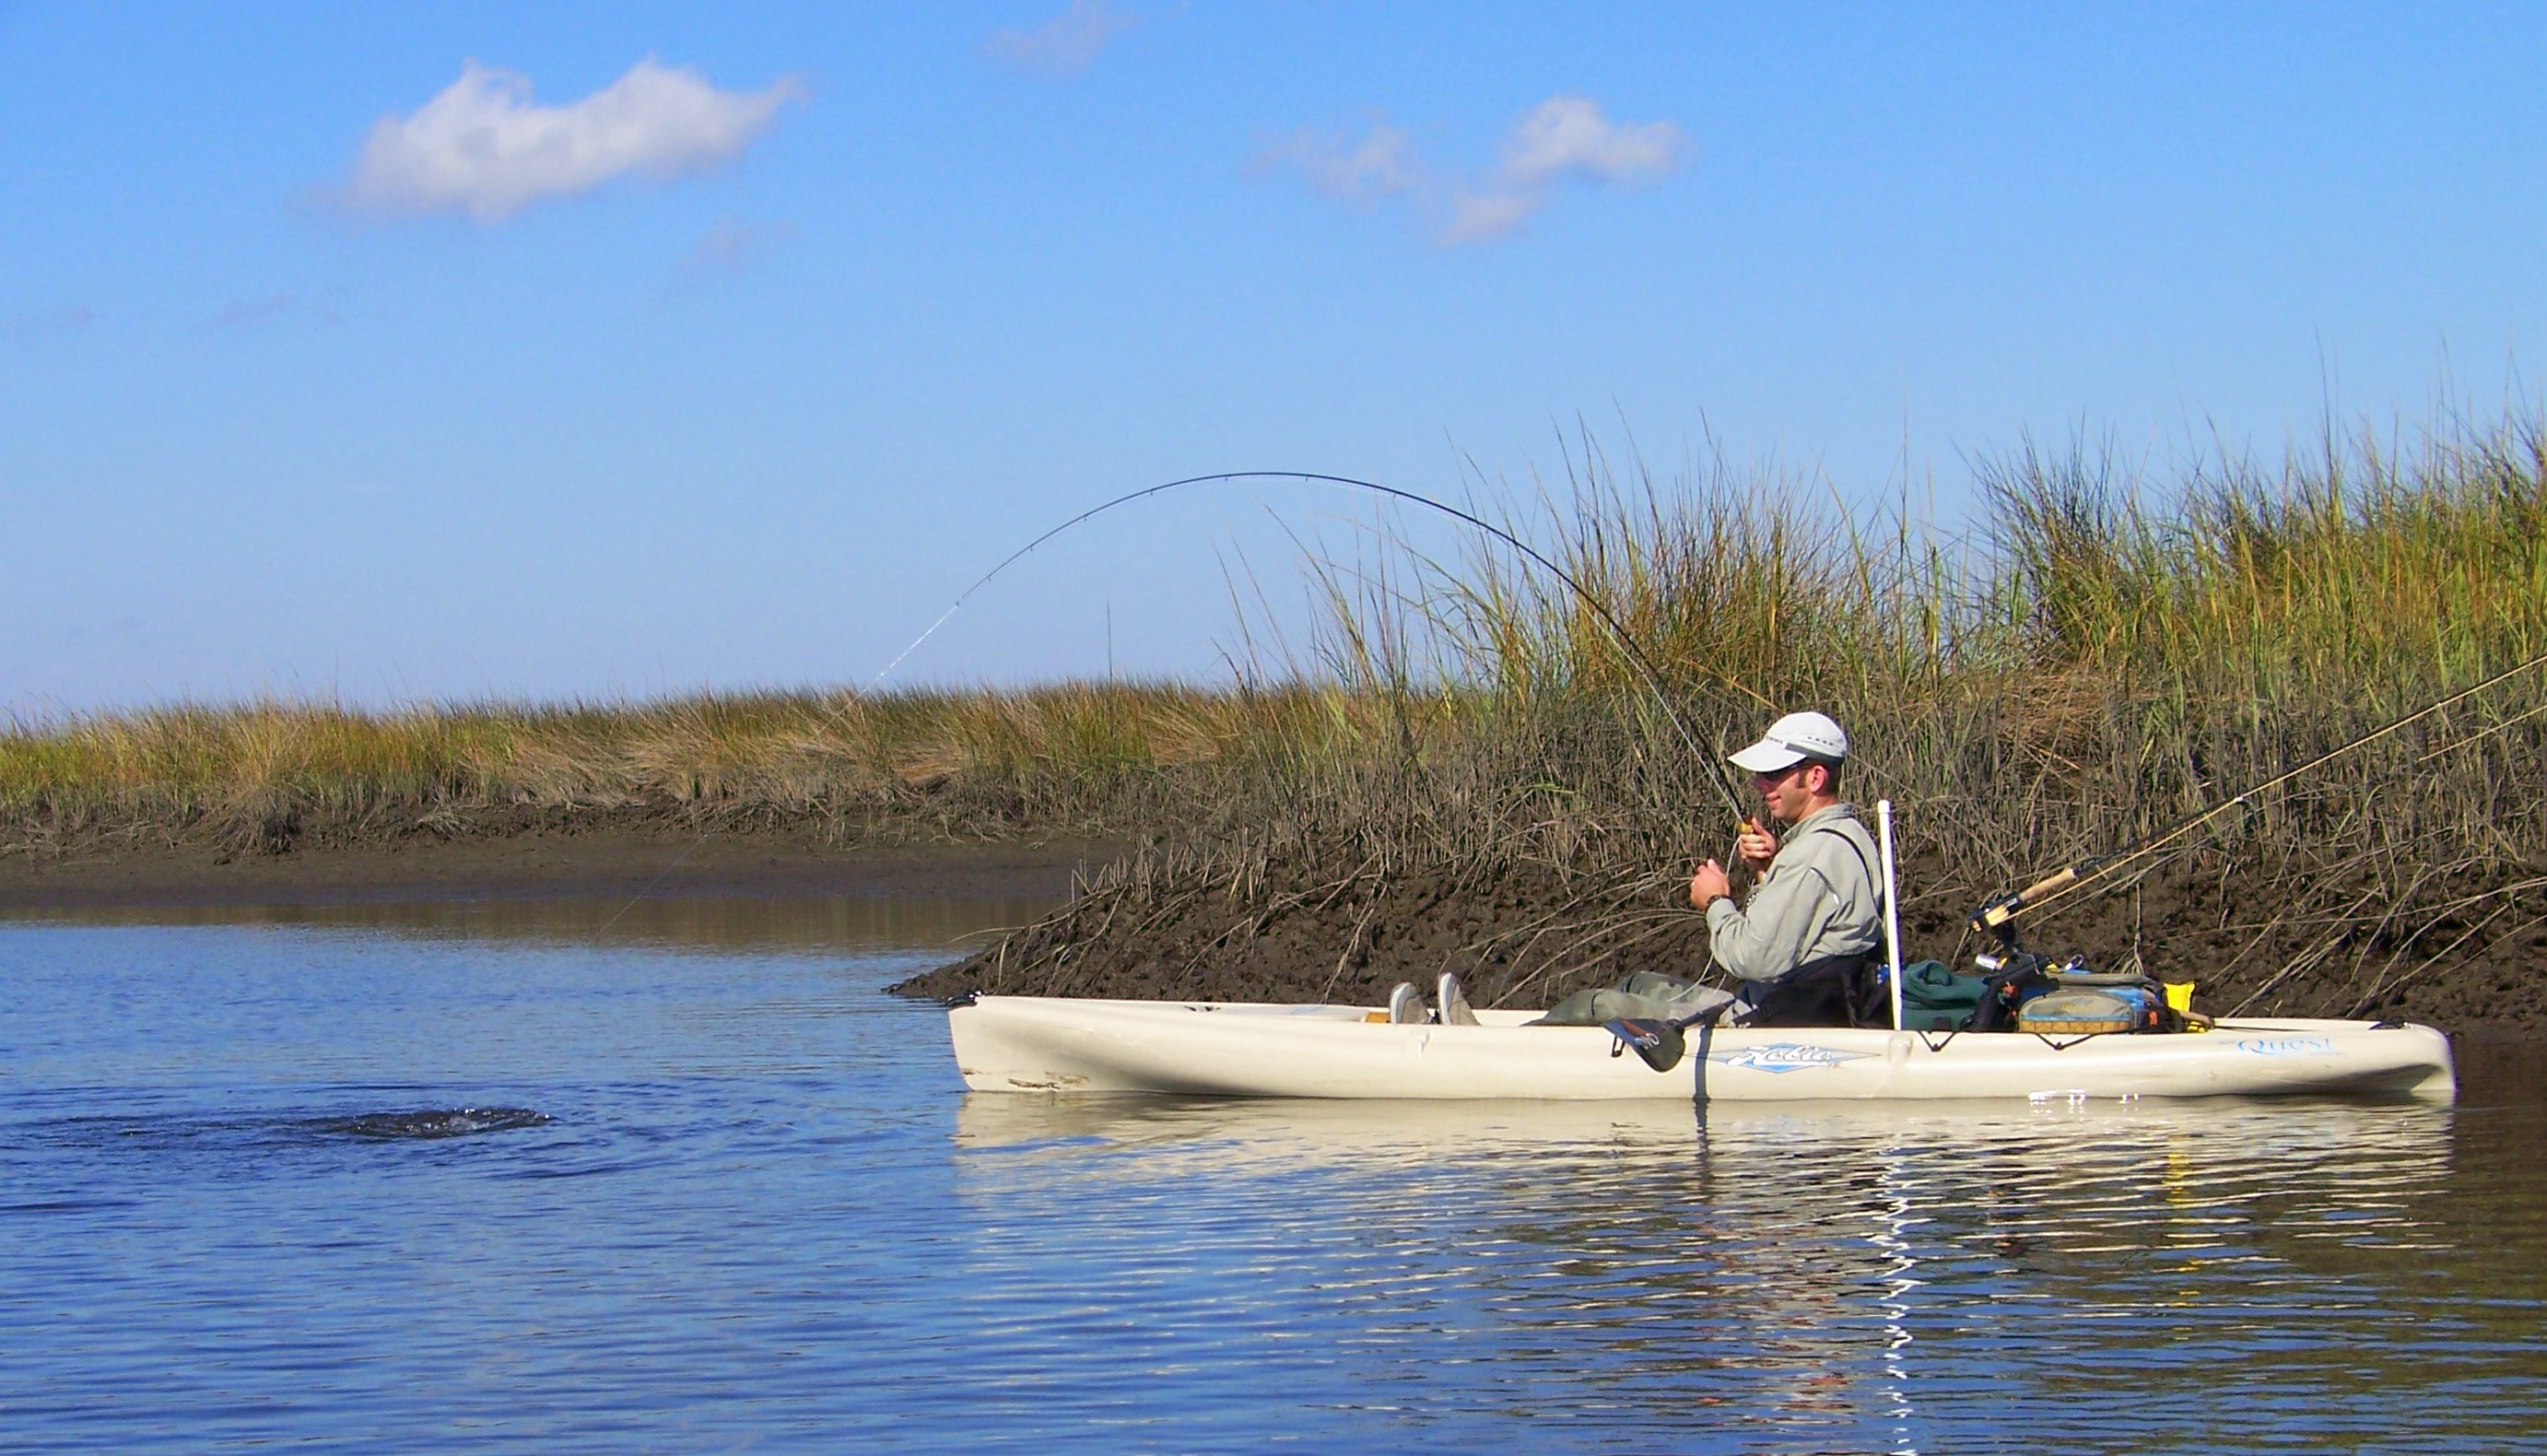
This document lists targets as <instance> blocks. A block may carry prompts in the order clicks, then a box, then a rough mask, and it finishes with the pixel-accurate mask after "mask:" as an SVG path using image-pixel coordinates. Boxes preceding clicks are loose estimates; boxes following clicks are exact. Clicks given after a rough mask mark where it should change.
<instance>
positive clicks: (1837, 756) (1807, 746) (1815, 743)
mask: <svg viewBox="0 0 2547 1456" xmlns="http://www.w3.org/2000/svg"><path fill="white" fill-rule="evenodd" d="M1847 756H1848V734H1847V733H1846V732H1844V731H1842V730H1841V728H1840V726H1839V725H1838V724H1835V723H1833V722H1831V721H1830V719H1828V718H1827V717H1825V716H1823V715H1821V714H1819V713H1790V714H1788V715H1787V716H1786V717H1784V718H1782V719H1779V720H1778V721H1777V722H1776V723H1773V724H1771V725H1769V731H1767V732H1766V733H1763V734H1761V735H1760V741H1759V742H1757V743H1754V744H1752V745H1751V746H1750V747H1748V748H1745V749H1743V750H1742V751H1741V752H1739V753H1736V754H1733V755H1731V756H1730V757H1729V758H1727V759H1726V760H1725V761H1726V762H1728V763H1730V764H1732V765H1733V766H1734V767H1735V768H1747V769H1749V770H1750V771H1751V772H1753V773H1755V774H1774V773H1777V772H1779V771H1780V770H1782V769H1790V768H1794V767H1795V766H1796V765H1797V764H1800V763H1801V762H1803V761H1804V760H1805V759H1807V758H1826V759H1829V760H1830V761H1831V762H1833V763H1836V762H1838V761H1839V760H1841V759H1843V758H1846V757H1847Z"/></svg>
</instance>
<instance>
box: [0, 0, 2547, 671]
mask: <svg viewBox="0 0 2547 1456" xmlns="http://www.w3.org/2000/svg"><path fill="white" fill-rule="evenodd" d="M1764 10H1770V11H1774V13H1771V14H1763V13H1762V11H1764ZM2542 62H2547V12H2542V11H2540V10H2538V9H2537V8H2536V7H2516V6H2503V7H2452V6H2397V7H2389V8H2377V9H2374V8H2367V7H2347V6H2327V5H2310V6H2291V7H2287V8H2266V7H2239V8H2230V9H2227V10H2226V11H2225V12H2224V11H2223V10H2220V9H2215V8H2210V7H2151V6H2141V5H2135V6H2113V7H2101V8H2100V7H2089V6H2077V7H2032V6H2017V5H2010V6H2004V7H1964V6H1948V7H1932V8H1925V9H1915V10H1908V9H1903V10H1896V9H1895V8H1892V7H1866V8H1841V7H1809V8H1807V7H1775V8H1765V7H1764V8H1758V9H1751V8H1745V9H1732V8H1725V9H1710V8H1701V7H1693V6H1684V5H1661V6H1653V7H1644V8H1638V7H1627V6H1618V7H1609V8H1606V9H1603V10H1601V11H1599V12H1597V13H1596V14H1595V16H1594V17H1593V18H1591V19H1586V18H1584V16H1583V15H1582V14H1581V13H1579V12H1577V11H1575V10H1573V9H1570V8H1560V7H1553V6H1540V5H1533V6H1487V5H1439V6H1417V5H1407V6H1391V7H1378V6H1360V5H1342V4H1317V3H1304V0H1289V3H1273V0H1269V3H1256V4H1248V3H1224V4H1208V5H1206V4H1194V3H1185V4H1148V3H1134V0H1106V3H1103V4H1098V3H1095V0H1078V3H1076V4H1068V5H1065V4H1062V3H1057V0H1038V3H1015V4H982V5H954V4H950V5H943V6H919V7H913V6H893V7H884V6H877V7H842V6H830V5H822V6H807V7H802V8H790V7H785V6H777V5H771V6H760V7H752V8H747V9H743V10H740V11H735V10H731V9H729V8H716V9H710V8H706V7H699V8H690V7H669V6H652V5H635V4H610V5H590V6H573V5H542V6H518V5H442V6H434V7H430V8H427V7H416V8H413V9H406V10H393V9H390V8H387V7H348V6H335V5H308V6H295V5H257V6H196V5H166V6H154V5H114V4H108V5H29V4H17V5H12V4H7V3H5V0H0V520H5V529H6V533H7V550H6V552H5V554H4V555H0V626H5V629H6V630H5V631H0V710H5V711H15V712H17V713H20V714H38V715H45V714H58V713H64V712H78V711H83V710H87V709H92V708H98V707H109V706H119V705H131V704H136V703H147V702H154V701H164V700H168V699H172V698H180V697H190V698H197V699H232V698H240V697H249V696H256V695H260V694H281V695H286V696H329V695H332V696H339V697H342V698H345V699H347V700H351V701H356V702H364V703H388V702H399V701H411V700H418V699H436V700H439V699H454V698H483V697H512V698H521V697H530V698H561V697H573V696H581V697H621V696H646V695H653V694H658V693H665V692H678V691H684V690H689V689H694V688H699V687H709V686H713V687H721V688H739V687H747V686H752V685H790V684H801V683H826V684H831V683H844V682H846V683H864V682H866V681H868V680H869V679H870V678H871V677H872V676H873V674H874V673H875V672H876V671H877V670H878V669H879V668H881V667H882V666H883V665H884V664H885V662H886V661H887V660H889V659H890V658H891V657H892V656H893V655H894V653H895V652H896V651H897V650H899V649H900V648H901V647H902V645H903V644H904V643H906V642H909V641H910V639H911V638H912V637H913V635H914V634H916V633H918V632H919V631H920V630H921V629H922V627H924V626H925V625H926V624H927V623H928V622H929V621H930V620H932V619H933V618H935V617H936V616H937V615H938V613H939V612H940V611H942V610H943V608H944V606H945V604H946V602H947V601H948V600H950V599H951V598H952V597H953V595H954V594H955V593H956V592H957V591H959V590H960V589H961V588H962V587H963V586H964V585H965V583H966V582H968V581H970V580H971V579H972V578H973V577H974V576H976V575H978V574H979V573H980V572H981V571H982V570H984V569H986V568H987V567H988V566H989V564H990V563H992V562H993V561H996V560H997V559H999V557H1002V556H1003V555H1005V554H1006V553H1007V552H1008V551H1009V550H1010V549H1011V548H1013V547H1014V546H1015V545H1017V544H1020V543H1022V542H1023V541H1025V540H1026V539H1028V538H1030V537H1032V536H1033V535H1035V534H1036V533H1037V532H1039V531H1041V530H1042V529H1044V528H1045V527H1047V526H1049V525H1051V524H1053V523H1054V522H1056V521H1058V520H1060V519H1062V518H1064V517H1066V516H1068V515H1070V514H1072V513H1074V512H1076V511H1077V510H1080V509H1082V508H1084V507H1086V506H1087V505H1089V504H1092V503H1094V502H1096V501H1098V500H1100V499H1103V498H1105V497H1107V496H1109V495H1112V494H1116V493H1119V492H1121V491H1124V490H1128V489H1133V488H1136V487H1139V486H1142V485H1147V484H1151V483H1155V482H1157V481H1160V480H1165V479H1168V478H1171V477H1175V476H1179V475H1186V474H1192V473H1198V472H1204V471H1222V470H1240V469H1297V470H1308V471H1335V472H1340V473H1345V474H1359V475H1365V476H1368V477H1370V478H1374V479H1379V480H1383V481H1386V482H1388V483H1391V484H1393V485H1398V486H1401V487H1404V488H1408V489H1413V490H1418V491H1425V492H1429V493H1435V494H1440V495H1445V496H1456V495H1458V494H1459V493H1460V492H1461V490H1462V489H1463V488H1465V485H1466V483H1467V482H1465V481H1464V480H1463V478H1462V475H1461V471H1460V464H1459V462H1460V461H1461V460H1462V459H1463V458H1468V459H1473V460H1474V461H1475V462H1476V464H1477V465H1478V467H1479V468H1481V469H1482V470H1483V471H1485V473H1486V474H1487V475H1488V476H1489V478H1491V479H1496V480H1505V481H1511V482H1519V483H1521V484H1522V485H1524V486H1525V487H1526V484H1527V482H1528V481H1529V480H1530V479H1531V478H1532V477H1533V475H1534V473H1535V472H1536V473H1539V474H1544V473H1547V472H1550V471H1561V469H1562V460H1561V456H1560V453H1559V447H1558V436H1559V434H1560V433H1561V432H1562V431H1564V430H1566V429H1568V428H1570V426H1571V423H1572V422H1573V421H1575V420H1577V419H1578V418H1582V419H1589V420H1591V421H1592V422H1593V423H1594V424H1595V425H1596V427H1598V428H1599V429H1600V430H1601V431H1602V432H1603V433H1604V434H1605V435H1607V436H1608V437H1609V439H1610V443H1611V444H1612V446H1613V447H1614V448H1622V449H1623V448H1624V446H1625V432H1624V429H1623V428H1622V425H1621V422H1622V421H1624V425H1625V427H1631V428H1632V430H1633V432H1634V437H1635V440H1636V442H1637V445H1638V446H1639V447H1640V448H1641V450H1642V451H1643V453H1644V454H1645V455H1646V457H1647V458H1648V459H1649V460H1650V461H1651V462H1652V463H1653V464H1654V465H1655V466H1656V467H1658V468H1659V469H1661V470H1663V471H1666V472H1668V471H1673V470H1676V469H1677V468H1678V467H1679V466H1680V464H1681V463H1682V462H1683V461H1684V460H1685V459H1687V458H1689V456H1690V455H1691V454H1692V453H1693V452H1695V451H1697V450H1698V449H1700V442H1702V441H1705V440H1710V439H1712V440H1713V441H1714V442H1716V443H1717V444H1718V445H1720V446H1721V448H1722V449H1723V450H1724V451H1725V452H1726V453H1727V454H1728V455H1729V456H1730V457H1732V458H1733V459H1734V460H1736V461H1737V462H1758V463H1770V464H1774V465H1776V466H1777V467H1779V468H1781V469H1785V470H1788V471H1795V472H1799V473H1801V474H1804V475H1806V476H1809V477H1811V478H1813V479H1815V480H1817V481H1822V482H1826V483H1822V484H1819V485H1817V486H1816V488H1819V489H1825V490H1829V491H1835V492H1837V494H1838V496H1839V497H1840V498H1842V499H1846V500H1850V501H1859V502H1876V501H1882V500H1885V499H1888V498H1891V497H1892V496H1894V495H1896V494H1897V493H1898V492H1899V491H1900V490H1901V489H1902V488H1903V486H1904V484H1905V481H1906V483H1907V484H1908V485H1909V487H1910V488H1911V489H1912V491H1913V492H1914V493H1916V494H1919V495H1922V496H1925V495H1928V494H1930V493H1933V495H1934V496H1935V498H1936V499H1937V500H1938V502H1939V504H1940V506H1941V508H1943V509H1944V510H1946V511H1948V512H1952V511H1953V510H1955V509H1958V508H1959V507H1960V504H1961V502H1962V500H1963V499H1964V492H1965V490H1966V488H1967V487H1968V484H1969V479H1970V471H1969V462H1970V461H1971V460H1973V459H1974V458H1976V457H1983V456H1988V455H1991V454H1994V453H1998V452H2003V451H2006V450H2008V449H2010V448H2012V447H2013V446H2014V445H2015V444H2016V443H2017V442H2018V441H2019V440H2020V439H2021V438H2022V437H2023V436H2024V435H2026V434H2027V433H2029V432H2031V433H2032V434H2034V435H2036V436H2038V437H2050V438H2054V439H2066V438H2067V437H2068V436H2069V435H2070V434H2072V433H2073V432H2075V431H2078V430H2081V429H2084V430H2087V431H2089V432H2092V433H2094V434H2096V435H2099V436H2104V435H2110V436H2111V438H2112V439H2114V440H2115V441H2116V442H2117V443H2118V444H2119V445H2120V447H2121V448H2123V449H2124V450H2125V451H2126V452H2127V453H2128V454H2130V455H2132V456H2134V457H2136V458H2145V459H2149V460H2152V461H2156V462H2164V461H2166V460H2169V459H2173V458H2176V457H2179V456H2181V455H2183V454H2184V453H2186V452H2187V451H2189V450H2191V449H2193V448H2195V447H2196V446H2197V445H2198V444H2199V443H2200V442H2201V441H2202V440H2204V439H2206V438H2208V437H2209V436H2210V435H2211V434H2212V433H2213V432H2214V431H2216V432H2218V434H2219V435H2220V436H2221V437H2223V438H2225V439H2227V440H2229V441H2230V442H2232V443H2233V444H2235V445H2238V446H2240V447H2252V448H2254V449H2256V450H2258V451H2261V452H2263V453H2265V454H2268V455H2275V454H2278V453H2279V452H2280V451H2281V449H2282V447H2283V443H2284V442H2285V441H2286V440H2289V439H2292V438H2301V439H2306V438H2309V437H2312V436H2314V435H2315V434H2316V433H2317V431H2318V428H2319V424H2320V421H2321V419H2322V417H2323V416H2324V414H2325V412H2326V410H2327V404H2328V401H2329V400H2331V401H2332V404H2333V407H2334V410H2335V412H2336V414H2337V415H2338V416H2339V417H2340V418H2342V419H2344V420H2356V419H2363V418H2367V419H2372V420H2378V421H2383V422H2384V421H2388V420H2403V421H2405V422H2406V423H2408V424H2409V425H2412V424H2416V423H2419V422H2421V421H2423V420H2425V419H2426V418H2428V417H2429V416H2430V413H2431V411H2432V408H2433V404H2434V400H2435V397H2436V395H2445V396H2447V399H2448V400H2449V401H2450V402H2463V403H2466V404H2468V405H2470V406H2472V407H2473V408H2474V409H2475V410H2476V412H2478V413H2479V414H2492V413H2499V412H2500V411H2501V409H2502V408H2503V404H2504V401H2505V400H2506V398H2509V399H2515V400H2516V399H2523V398H2526V399H2529V400H2533V401H2534V400H2535V399H2536V398H2537V397H2538V385H2536V384H2534V383H2528V382H2525V381H2524V380H2523V378H2522V377H2521V376H2520V374H2519V373H2518V362H2519V361H2520V360H2521V359H2522V358H2523V356H2524V355H2534V354H2535V353H2536V352H2537V348H2536V343H2535V341H2536V340H2537V339H2538V337H2539V336H2540V335H2541V333H2542V330H2547V275H2542V266H2541V262H2540V259H2541V256H2542V252H2541V249H2540V246H2539V239H2541V238H2542V237H2547V99H2542V88H2540V87H2539V86H2538V85H2537V80H2536V78H2537V77H2538V76H2539V75H2540V74H2541V73H2542ZM1367 517H1368V511H1367V509H1366V508H1364V507H1362V506H1361V505H1359V504H1357V503H1356V502H1354V501H1351V500H1347V499H1343V498H1340V497H1339V496H1337V495H1335V494H1331V493H1322V492H1318V491H1314V490H1305V489H1301V490H1287V491H1286V490H1280V489H1271V490H1264V491H1257V492H1250V491H1228V492H1222V493H1219V494H1216V495H1211V496H1203V495H1196V496H1192V497H1188V498H1185V499H1181V500H1180V499H1170V500H1166V501H1162V502H1160V503H1157V504H1155V505H1150V506H1144V507H1141V508H1137V509H1135V510H1131V511H1126V512H1121V513H1117V514H1116V515H1114V516H1110V517H1107V518H1105V519H1104V520H1103V521H1101V522H1100V523H1098V524H1096V525H1093V526H1091V527H1090V528H1087V529H1086V530H1083V531H1081V532H1078V533H1074V534H1073V535H1072V536H1069V537H1065V538H1064V539H1063V540H1062V541H1060V542H1057V543H1055V544H1054V545H1053V546H1052V547H1049V548H1047V549H1046V550H1045V551H1044V552H1042V553H1039V554H1038V555H1037V556H1036V557H1034V558H1032V559H1031V560H1030V561H1029V562H1028V563H1027V564H1026V565H1025V566H1024V567H1022V568H1020V569H1018V570H1017V571H1015V572H1013V573H1012V574H1011V575H1010V576H1008V577H1004V578H1003V579H1002V580H1001V582H999V583H998V584H997V585H996V586H995V587H994V588H993V589H992V590H991V591H989V592H986V593H984V594H983V595H982V596H981V597H980V598H977V599H976V601H975V602H974V604H973V605H970V606H968V607H967V608H966V609H965V612H964V613H963V614H962V615H960V616H959V617H958V618H957V619H956V620H955V621H954V622H952V623H950V624H949V625H948V627H947V628H946V629H945V630H944V631H942V632H941V633H940V634H939V635H938V637H937V638H936V639H934V640H932V641H931V642H929V643H928V645H927V646H926V647H924V648H923V649H922V652H920V653H918V654H916V655H915V656H914V657H913V658H912V659H911V660H910V661H909V662H908V663H906V664H905V665H904V667H903V668H901V669H899V670H898V671H897V673H896V675H895V679H894V680H895V681H897V682H925V681H937V682H973V681H995V682H1018V681H1030V680H1036V679H1044V678H1052V677H1059V676H1067V675H1073V674H1092V673H1101V672H1102V671H1104V670H1105V666H1106V663H1107V660H1108V650H1109V641H1110V650H1111V654H1112V660H1113V661H1114V662H1115V664H1116V665H1117V666H1118V667H1119V668H1120V669H1122V670H1126V671H1144V672H1181V673H1198V674H1209V673H1211V672H1212V671H1213V670H1214V669H1215V664H1217V663H1218V662H1219V661H1220V660H1221V656H1222V654H1223V653H1224V652H1226V651H1229V650H1231V649H1233V648H1234V647H1235V646H1236V645H1237V643H1238V638H1237V632H1236V626H1235V622H1234V619H1233V617H1232V613H1231V609H1230V605H1229V601H1228V591H1227V581H1228V579H1229V573H1230V572H1231V571H1232V570H1238V571H1242V572H1253V573H1254V575H1255V577H1256V578H1257V579H1259V580H1261V581H1263V582H1265V583H1266V589H1267V591H1268V593H1269V595H1271V596H1273V597H1274V599H1276V600H1277V601H1288V600H1290V598H1291V596H1292V595H1295V594H1296V590H1297V588H1296V586H1295V585H1294V584H1293V581H1294V578H1295V577H1296V571H1295V568H1294V565H1293V561H1292V554H1291V551H1292V549H1291V547H1290V545H1289V542H1288V533H1292V532H1300V533H1309V534H1314V535H1319V536H1322V537H1324V538H1325V539H1327V540H1329V541H1330V542H1335V543H1341V544H1343V546H1344V548H1345V549H1350V544H1351V543H1352V541H1353V540H1354V530H1353V526H1352V522H1354V521H1355V520H1357V519H1367ZM1422 529H1424V530H1427V531H1429V530H1430V528H1429V527H1425V528H1422ZM1435 540H1437V541H1440V540H1441V539H1440V538H1435ZM1443 544H1445V545H1447V544H1448V543H1447V542H1444V543H1443Z"/></svg>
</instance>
